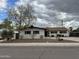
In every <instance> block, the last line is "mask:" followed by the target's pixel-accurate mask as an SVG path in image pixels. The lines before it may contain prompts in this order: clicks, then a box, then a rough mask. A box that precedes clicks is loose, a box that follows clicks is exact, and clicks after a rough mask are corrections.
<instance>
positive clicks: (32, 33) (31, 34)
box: [20, 26, 45, 39]
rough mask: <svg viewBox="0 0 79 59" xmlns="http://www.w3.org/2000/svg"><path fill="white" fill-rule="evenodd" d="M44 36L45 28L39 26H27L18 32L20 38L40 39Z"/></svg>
mask: <svg viewBox="0 0 79 59" xmlns="http://www.w3.org/2000/svg"><path fill="white" fill-rule="evenodd" d="M44 37H45V29H44V28H39V27H34V26H31V27H28V28H26V29H24V30H21V32H20V38H21V39H40V38H44Z"/></svg>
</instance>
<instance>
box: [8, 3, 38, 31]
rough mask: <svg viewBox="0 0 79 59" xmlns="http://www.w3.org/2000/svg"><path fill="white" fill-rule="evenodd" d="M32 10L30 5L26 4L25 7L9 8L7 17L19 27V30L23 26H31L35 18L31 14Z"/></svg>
mask: <svg viewBox="0 0 79 59" xmlns="http://www.w3.org/2000/svg"><path fill="white" fill-rule="evenodd" d="M33 12H34V10H33V8H32V6H31V5H29V4H27V6H23V5H20V6H17V7H14V8H10V9H9V10H8V16H9V19H10V20H13V21H15V22H16V24H17V25H18V26H19V30H20V29H21V26H23V25H28V26H30V25H32V22H33V21H34V20H36V17H35V16H34V14H33Z"/></svg>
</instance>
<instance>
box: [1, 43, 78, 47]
mask: <svg viewBox="0 0 79 59" xmlns="http://www.w3.org/2000/svg"><path fill="white" fill-rule="evenodd" d="M0 46H14V47H16V46H17V47H18V46H59V47H68V46H72V47H75V46H79V43H0Z"/></svg>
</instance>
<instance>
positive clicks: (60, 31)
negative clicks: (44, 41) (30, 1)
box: [46, 27, 69, 37]
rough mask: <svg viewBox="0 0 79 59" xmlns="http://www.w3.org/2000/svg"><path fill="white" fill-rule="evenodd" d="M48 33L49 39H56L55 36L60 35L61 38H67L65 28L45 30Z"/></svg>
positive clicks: (67, 34)
mask: <svg viewBox="0 0 79 59" xmlns="http://www.w3.org/2000/svg"><path fill="white" fill-rule="evenodd" d="M46 29H47V31H48V35H49V37H56V36H57V34H59V35H61V36H62V37H68V36H69V30H68V29H67V28H65V27H53V28H46Z"/></svg>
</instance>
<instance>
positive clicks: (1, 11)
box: [0, 0, 18, 21]
mask: <svg viewBox="0 0 79 59" xmlns="http://www.w3.org/2000/svg"><path fill="white" fill-rule="evenodd" d="M16 1H18V0H6V2H5V3H4V2H2V3H3V5H4V4H6V6H5V7H2V8H0V21H3V20H4V19H5V18H6V17H7V11H6V8H8V6H9V7H13V6H15V3H16Z"/></svg>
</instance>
